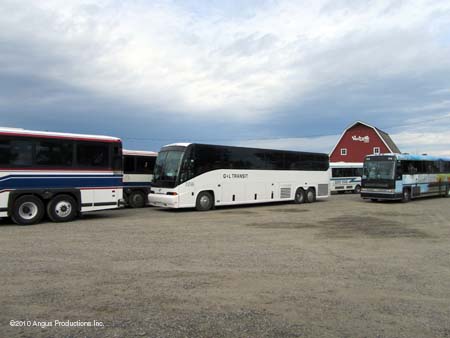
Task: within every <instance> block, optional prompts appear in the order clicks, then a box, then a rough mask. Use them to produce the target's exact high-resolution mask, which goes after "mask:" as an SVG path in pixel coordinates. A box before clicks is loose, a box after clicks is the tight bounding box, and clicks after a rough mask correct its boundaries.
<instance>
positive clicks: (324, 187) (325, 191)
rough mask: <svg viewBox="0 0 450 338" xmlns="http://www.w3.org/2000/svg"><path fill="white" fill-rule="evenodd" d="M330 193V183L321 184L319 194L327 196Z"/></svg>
mask: <svg viewBox="0 0 450 338" xmlns="http://www.w3.org/2000/svg"><path fill="white" fill-rule="evenodd" d="M327 195H328V184H319V191H318V192H317V196H327Z"/></svg>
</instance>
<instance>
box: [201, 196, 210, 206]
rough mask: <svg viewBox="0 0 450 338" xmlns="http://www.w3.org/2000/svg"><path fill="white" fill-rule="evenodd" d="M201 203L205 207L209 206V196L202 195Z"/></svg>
mask: <svg viewBox="0 0 450 338" xmlns="http://www.w3.org/2000/svg"><path fill="white" fill-rule="evenodd" d="M200 205H201V206H202V207H203V208H206V207H208V206H209V197H208V196H202V197H200Z"/></svg>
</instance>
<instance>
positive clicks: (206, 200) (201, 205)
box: [195, 191, 214, 211]
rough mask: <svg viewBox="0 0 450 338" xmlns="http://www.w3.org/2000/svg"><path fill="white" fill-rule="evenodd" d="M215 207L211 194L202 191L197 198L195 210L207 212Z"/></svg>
mask: <svg viewBox="0 0 450 338" xmlns="http://www.w3.org/2000/svg"><path fill="white" fill-rule="evenodd" d="M213 205H214V201H213V197H212V195H211V193H209V192H207V191H202V192H201V193H200V194H198V196H197V202H196V204H195V208H196V209H197V210H198V211H207V210H210V209H211V208H212V207H213Z"/></svg>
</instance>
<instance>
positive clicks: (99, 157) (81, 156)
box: [77, 142, 109, 168]
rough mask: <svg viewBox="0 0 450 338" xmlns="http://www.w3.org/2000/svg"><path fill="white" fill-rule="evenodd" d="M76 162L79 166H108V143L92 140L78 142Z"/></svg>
mask: <svg viewBox="0 0 450 338" xmlns="http://www.w3.org/2000/svg"><path fill="white" fill-rule="evenodd" d="M77 164H78V166H80V167H89V168H108V167H109V145H108V144H107V143H94V142H82V143H78V144H77Z"/></svg>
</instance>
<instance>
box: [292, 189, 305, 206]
mask: <svg viewBox="0 0 450 338" xmlns="http://www.w3.org/2000/svg"><path fill="white" fill-rule="evenodd" d="M305 199H306V196H305V190H303V188H298V189H297V191H296V192H295V199H294V202H295V203H297V204H302V203H305Z"/></svg>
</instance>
